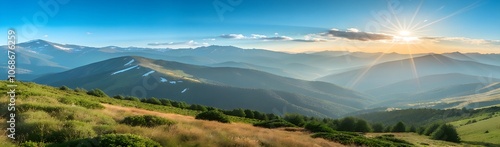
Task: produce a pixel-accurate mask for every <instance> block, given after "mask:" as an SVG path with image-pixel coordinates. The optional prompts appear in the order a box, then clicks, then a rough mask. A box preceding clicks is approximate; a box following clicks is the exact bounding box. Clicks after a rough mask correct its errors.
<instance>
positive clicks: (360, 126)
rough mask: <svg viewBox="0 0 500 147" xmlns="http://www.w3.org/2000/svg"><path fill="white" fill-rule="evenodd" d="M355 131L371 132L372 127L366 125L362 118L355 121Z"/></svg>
mask: <svg viewBox="0 0 500 147" xmlns="http://www.w3.org/2000/svg"><path fill="white" fill-rule="evenodd" d="M355 129H356V130H355V131H356V132H371V131H372V128H371V127H370V125H368V123H367V122H366V121H365V120H362V119H359V120H358V121H357V122H356V128H355Z"/></svg>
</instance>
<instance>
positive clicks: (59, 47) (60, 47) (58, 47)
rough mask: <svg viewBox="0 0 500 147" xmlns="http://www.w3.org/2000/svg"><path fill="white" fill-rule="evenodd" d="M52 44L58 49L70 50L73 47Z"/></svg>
mask: <svg viewBox="0 0 500 147" xmlns="http://www.w3.org/2000/svg"><path fill="white" fill-rule="evenodd" d="M52 46H54V47H55V48H57V49H60V50H63V51H70V50H71V49H72V48H66V47H62V46H58V45H52Z"/></svg>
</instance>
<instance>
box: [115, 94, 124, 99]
mask: <svg viewBox="0 0 500 147" xmlns="http://www.w3.org/2000/svg"><path fill="white" fill-rule="evenodd" d="M113 98H115V99H119V100H123V99H125V97H123V96H122V95H115V96H113Z"/></svg>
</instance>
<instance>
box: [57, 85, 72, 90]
mask: <svg viewBox="0 0 500 147" xmlns="http://www.w3.org/2000/svg"><path fill="white" fill-rule="evenodd" d="M59 90H71V89H70V88H69V87H68V86H64V85H63V86H61V87H59Z"/></svg>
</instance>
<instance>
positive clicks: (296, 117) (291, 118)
mask: <svg viewBox="0 0 500 147" xmlns="http://www.w3.org/2000/svg"><path fill="white" fill-rule="evenodd" d="M283 119H285V120H286V121H288V122H290V123H292V124H294V125H296V126H304V124H305V123H306V121H305V118H304V116H303V115H300V114H286V115H285V117H284V118H283Z"/></svg>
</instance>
